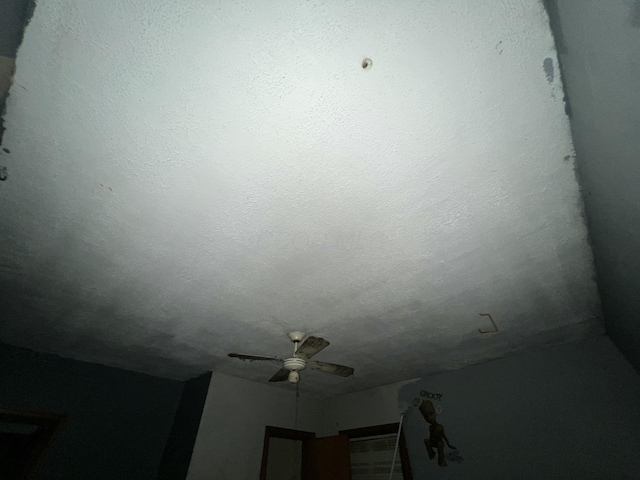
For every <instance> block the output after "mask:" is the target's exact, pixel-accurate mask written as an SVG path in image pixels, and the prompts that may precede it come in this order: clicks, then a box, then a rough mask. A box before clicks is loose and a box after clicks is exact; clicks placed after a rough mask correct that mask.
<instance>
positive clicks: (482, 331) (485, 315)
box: [478, 313, 499, 333]
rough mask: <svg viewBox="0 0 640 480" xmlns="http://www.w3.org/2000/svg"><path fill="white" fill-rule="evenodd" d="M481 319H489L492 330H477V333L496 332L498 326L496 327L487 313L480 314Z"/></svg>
mask: <svg viewBox="0 0 640 480" xmlns="http://www.w3.org/2000/svg"><path fill="white" fill-rule="evenodd" d="M480 316H481V317H489V320H491V323H492V324H493V330H480V329H478V331H479V332H480V333H496V332H498V331H499V330H498V325H496V322H494V321H493V317H492V316H491V315H489V314H488V313H481V314H480Z"/></svg>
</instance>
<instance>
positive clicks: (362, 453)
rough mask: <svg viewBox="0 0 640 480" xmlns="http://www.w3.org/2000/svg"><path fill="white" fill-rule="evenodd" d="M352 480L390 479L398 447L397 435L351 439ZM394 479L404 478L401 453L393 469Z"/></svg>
mask: <svg viewBox="0 0 640 480" xmlns="http://www.w3.org/2000/svg"><path fill="white" fill-rule="evenodd" d="M349 447H350V450H351V479H352V480H389V473H390V472H391V463H392V461H393V454H394V452H395V448H396V435H395V434H390V435H381V436H377V437H367V438H354V439H352V440H351V441H350V443H349ZM392 479H393V480H403V478H402V465H401V461H400V454H398V457H397V458H396V464H395V468H394V469H393V477H392Z"/></svg>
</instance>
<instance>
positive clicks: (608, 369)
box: [327, 337, 640, 480]
mask: <svg viewBox="0 0 640 480" xmlns="http://www.w3.org/2000/svg"><path fill="white" fill-rule="evenodd" d="M421 391H429V392H433V393H440V394H442V395H443V396H442V399H441V401H440V402H437V401H434V404H435V405H438V403H439V404H440V405H441V406H442V408H443V410H442V414H441V415H439V417H438V420H439V422H441V423H442V424H443V425H444V426H445V428H446V433H447V436H448V437H449V440H450V441H451V443H452V444H453V445H454V446H456V447H457V448H458V449H459V451H460V455H461V456H462V457H463V458H464V461H463V463H461V464H456V463H453V462H449V466H448V467H447V468H440V467H438V466H437V465H436V461H435V460H433V461H429V459H428V457H427V454H426V451H425V447H424V444H423V439H424V438H426V437H428V425H427V423H426V422H425V421H424V420H423V419H422V417H421V416H420V415H419V412H418V411H417V408H416V407H414V406H413V402H414V400H415V399H416V398H421V396H420V392H421ZM394 392H395V397H396V401H395V403H394V402H392V401H391V398H392V397H393V393H394ZM639 398H640V377H639V376H638V374H637V373H636V372H634V370H633V368H632V367H631V366H630V365H629V363H628V362H627V361H626V360H625V359H624V357H623V356H622V355H621V354H620V352H619V351H618V350H617V349H616V348H615V346H614V345H613V344H612V342H611V341H610V340H609V339H608V338H606V337H597V338H594V339H590V340H587V341H583V342H580V343H574V344H567V345H563V346H558V347H549V348H547V349H544V350H541V351H539V352H537V353H532V354H522V355H518V356H514V357H510V358H505V359H501V360H496V361H493V362H489V363H485V364H481V365H476V366H472V367H467V368H464V369H461V370H457V371H453V372H447V373H443V374H439V375H435V376H432V377H428V378H424V379H421V380H418V381H415V382H410V383H406V382H404V383H401V384H396V385H389V386H386V387H382V388H379V389H373V390H370V391H368V392H362V393H360V394H352V395H343V396H341V397H337V398H335V399H333V400H332V403H331V408H330V411H328V412H327V418H329V419H330V421H334V422H336V423H338V426H339V427H340V428H353V427H359V426H367V425H375V424H379V423H388V422H391V421H397V419H398V417H399V416H400V414H401V413H402V412H405V411H406V417H405V434H406V436H407V441H408V446H409V455H410V457H411V463H412V469H413V473H414V478H430V477H433V476H434V475H436V474H437V476H438V478H443V479H447V478H456V479H462V480H463V479H466V478H469V479H484V478H486V479H494V478H523V479H526V478H531V479H534V478H535V479H537V478H584V479H602V478H638V477H637V472H640V457H639V456H638V452H639V451H640V436H639V435H638V430H639V429H640V410H639V409H638V408H637V403H638V399H639ZM352 415H356V416H354V417H353V419H351V418H350V417H351V416H352ZM343 426H344V427H343Z"/></svg>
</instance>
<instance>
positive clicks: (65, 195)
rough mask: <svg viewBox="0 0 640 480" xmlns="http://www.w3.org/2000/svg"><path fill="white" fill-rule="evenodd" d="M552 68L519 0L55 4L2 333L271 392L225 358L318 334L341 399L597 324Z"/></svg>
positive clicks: (10, 214) (310, 375)
mask: <svg viewBox="0 0 640 480" xmlns="http://www.w3.org/2000/svg"><path fill="white" fill-rule="evenodd" d="M365 58H370V59H371V60H372V62H373V64H372V66H371V67H369V68H367V69H363V68H362V61H363V60H364V59H365ZM549 62H552V63H551V64H550V63H549ZM552 65H555V71H556V72H557V71H558V68H557V56H556V51H555V48H554V43H553V38H552V36H551V33H550V30H549V25H548V18H547V16H546V13H545V11H544V9H543V6H542V5H541V4H540V3H538V2H531V1H525V0H508V1H507V0H503V1H484V2H478V1H471V0H469V1H465V0H453V1H447V2H442V1H430V2H423V1H417V0H416V1H407V2H402V3H395V2H382V1H377V2H364V1H363V2H320V1H318V2H307V1H279V2H276V3H273V2H258V1H246V2H241V1H234V2H227V1H225V2H222V1H220V2H202V1H192V2H174V1H169V0H158V1H156V2H146V1H141V0H140V1H131V0H129V1H114V2H99V1H97V0H92V1H86V0H83V1H80V0H48V1H46V2H41V3H40V4H39V5H38V7H37V8H36V11H35V14H34V16H33V19H32V21H31V23H30V25H29V26H28V27H27V30H26V33H25V38H24V42H23V45H22V47H21V49H20V51H19V53H18V59H17V75H16V79H15V84H14V87H13V88H12V93H11V95H10V97H9V101H8V106H7V115H6V121H7V132H6V134H5V140H4V145H3V146H6V147H8V148H9V149H10V152H11V154H10V155H8V156H6V157H4V159H5V160H6V163H8V164H9V168H10V172H11V176H10V177H9V179H8V180H7V181H6V182H4V183H2V184H0V187H1V188H0V202H1V205H2V208H3V214H2V217H1V220H0V222H1V224H0V225H1V226H2V230H1V232H2V235H1V236H0V247H1V248H0V300H1V301H2V310H3V321H2V322H1V323H0V338H1V339H2V341H5V342H7V343H12V344H15V345H19V346H23V347H28V348H33V349H36V350H40V351H45V352H54V353H58V354H60V355H64V356H68V357H73V358H79V359H82V360H88V361H96V362H101V363H105V364H108V365H112V366H118V367H123V368H128V369H132V370H137V371H141V372H146V373H152V374H156V375H162V376H168V377H176V378H185V377H190V376H194V375H196V374H198V373H201V372H202V371H205V370H209V369H213V370H215V371H218V372H221V373H225V374H230V375H235V376H240V377H245V378H247V379H251V380H256V381H266V380H267V379H268V378H269V376H270V375H271V374H272V373H273V371H274V366H273V365H263V364H259V363H251V364H249V363H242V362H238V361H236V360H233V359H229V358H227V357H226V354H227V353H228V352H231V351H236V352H245V353H254V354H271V355H279V356H284V355H287V354H288V353H289V351H290V348H291V345H290V343H289V342H288V339H287V338H286V336H285V334H286V332H288V331H290V330H294V329H300V330H303V331H306V332H307V333H313V334H318V335H322V336H325V337H326V338H327V339H328V340H329V341H330V342H331V346H330V347H329V348H327V349H326V350H324V351H323V352H322V353H321V354H319V355H318V357H317V358H318V359H319V360H325V361H334V362H337V363H344V364H348V365H351V366H353V367H354V368H355V369H356V375H355V376H354V377H353V378H349V379H342V378H334V377H331V376H328V375H323V374H321V373H318V372H305V373H304V374H303V382H302V383H301V388H302V389H307V390H308V391H313V392H315V393H316V394H318V395H323V396H324V395H331V394H334V393H339V392H346V391H355V390H359V389H364V388H367V387H372V386H376V385H382V384H385V383H392V382H394V381H399V380H402V379H406V378H414V377H417V376H419V375H424V374H428V373H431V372H435V371H441V370H446V369H452V368H458V367H461V366H463V365H467V364H472V363H477V362H481V361H484V360H488V359H492V358H496V357H500V356H504V355H507V354H510V353H511V352H514V351H517V350H521V349H527V348H533V347H536V346H537V345H542V344H548V343H557V342H564V341H570V340H574V339H578V338H582V337H584V336H588V335H593V334H599V333H601V331H602V330H601V326H600V322H599V319H598V317H599V312H600V310H599V301H598V297H597V292H596V288H595V284H594V280H593V277H594V273H593V267H592V258H591V251H590V248H589V246H588V244H587V241H586V238H587V234H586V229H585V226H584V222H583V218H582V203H581V200H580V196H579V192H578V186H577V183H576V180H575V175H574V165H573V161H572V158H573V157H572V155H573V147H572V143H571V138H570V133H569V124H568V119H567V118H566V116H565V114H564V105H563V102H562V98H563V93H562V86H561V79H560V78H559V75H558V74H557V73H556V74H555V75H554V76H553V78H550V76H549V75H548V73H549V68H550V67H551V66H552ZM566 158H568V160H567V159H566ZM479 313H490V314H491V315H492V316H493V318H494V319H495V320H496V323H497V325H498V327H499V329H500V332H499V333H496V334H491V335H480V334H479V333H478V328H481V329H487V328H488V327H491V325H488V324H487V322H488V320H487V317H481V316H479ZM284 387H286V388H288V385H284Z"/></svg>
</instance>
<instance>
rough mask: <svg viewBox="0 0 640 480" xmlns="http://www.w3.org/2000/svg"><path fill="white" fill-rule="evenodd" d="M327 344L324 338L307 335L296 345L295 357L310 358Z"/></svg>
mask: <svg viewBox="0 0 640 480" xmlns="http://www.w3.org/2000/svg"><path fill="white" fill-rule="evenodd" d="M328 346H329V342H327V341H326V340H325V339H324V338H319V337H309V338H307V339H306V340H305V341H304V342H303V343H302V345H300V346H299V347H298V351H297V352H296V357H302V358H311V357H313V356H314V355H315V354H316V353H318V352H319V351H320V350H322V349H323V348H326V347H328Z"/></svg>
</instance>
